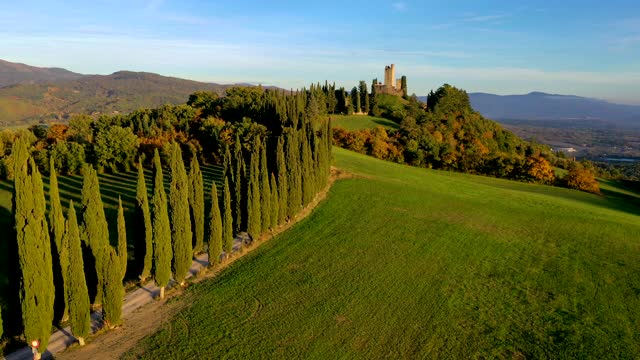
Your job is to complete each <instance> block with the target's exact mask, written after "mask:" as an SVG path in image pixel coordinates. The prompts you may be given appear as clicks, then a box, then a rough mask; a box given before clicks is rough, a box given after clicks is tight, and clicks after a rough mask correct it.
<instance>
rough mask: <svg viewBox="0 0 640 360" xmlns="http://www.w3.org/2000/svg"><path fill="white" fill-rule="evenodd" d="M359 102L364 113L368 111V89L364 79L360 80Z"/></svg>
mask: <svg viewBox="0 0 640 360" xmlns="http://www.w3.org/2000/svg"><path fill="white" fill-rule="evenodd" d="M360 104H361V105H362V108H361V109H360V111H362V112H363V113H365V114H368V113H369V91H368V90H367V83H366V82H364V81H360Z"/></svg>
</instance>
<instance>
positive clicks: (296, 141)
mask: <svg viewBox="0 0 640 360" xmlns="http://www.w3.org/2000/svg"><path fill="white" fill-rule="evenodd" d="M300 119H301V121H299V122H298V121H296V122H295V123H293V124H290V125H292V126H290V127H283V128H281V131H280V133H279V134H277V135H274V134H273V133H268V135H264V136H257V137H255V138H254V140H253V142H252V143H250V144H244V145H243V144H242V143H240V140H239V137H236V141H235V144H234V145H233V151H231V149H230V148H229V147H228V146H227V147H226V149H225V155H224V161H223V177H222V186H221V189H220V190H221V194H220V195H221V196H220V197H219V196H218V188H217V185H216V183H215V182H214V183H213V184H212V186H211V190H210V192H211V204H210V205H209V208H210V212H209V213H208V215H207V214H205V203H204V202H205V196H204V183H203V177H202V171H201V170H200V165H199V163H198V160H197V157H193V159H192V160H191V164H190V167H189V174H187V171H186V169H185V165H184V162H183V156H182V152H181V148H180V145H179V144H177V143H173V144H172V148H171V156H170V163H169V169H170V176H171V182H170V187H169V189H170V190H169V195H168V196H167V194H166V192H165V185H164V174H163V166H162V163H161V160H160V156H159V153H158V151H157V150H156V151H155V154H154V159H153V168H154V186H153V196H152V198H151V200H149V198H148V194H147V188H146V181H145V178H144V171H143V169H142V166H141V165H140V166H139V171H138V184H137V191H136V200H137V201H136V202H137V204H136V205H137V206H136V212H137V216H138V219H139V220H140V221H136V225H135V230H136V234H137V235H139V236H138V238H139V240H138V241H139V242H138V244H136V248H138V247H140V250H141V251H137V254H138V253H139V254H140V259H142V267H141V273H140V278H141V280H145V279H148V278H149V277H152V278H153V279H154V280H155V282H156V284H157V285H158V286H159V287H160V288H161V294H160V295H161V297H163V296H164V288H165V287H166V286H167V285H168V283H169V281H170V280H171V278H173V279H174V280H175V281H176V282H177V283H183V282H184V281H185V279H186V276H187V274H188V271H189V268H190V266H191V261H192V257H193V255H194V254H198V253H201V252H203V251H205V250H206V251H207V252H208V255H209V259H210V260H209V262H210V265H211V266H216V265H218V264H219V263H220V260H221V257H222V255H223V254H227V255H228V254H229V253H230V252H231V251H232V249H233V245H234V235H236V234H238V233H240V232H243V231H246V232H247V233H248V234H249V237H250V238H251V239H253V240H255V239H258V238H259V237H260V235H261V234H262V233H264V232H265V231H268V230H270V229H274V228H276V227H277V226H278V225H280V224H283V223H284V222H286V221H288V220H289V219H292V218H293V217H294V216H295V215H296V214H297V213H298V212H299V211H300V210H301V209H302V207H303V206H306V205H308V204H309V203H310V202H311V201H312V200H313V198H314V196H315V194H316V193H317V192H318V191H320V189H322V188H324V187H325V186H326V184H327V180H328V175H329V170H330V156H331V155H330V150H331V132H330V131H331V130H330V129H331V125H330V123H329V122H326V123H324V124H322V125H317V124H314V123H313V121H312V118H311V117H304V116H300ZM13 154H14V156H15V163H14V164H15V169H14V171H15V172H14V173H15V174H16V175H15V188H14V216H15V228H16V232H17V243H18V246H17V248H18V252H19V265H20V270H21V275H22V276H21V294H20V302H21V306H22V322H23V328H24V335H25V337H26V339H27V340H28V341H30V340H33V339H38V340H39V341H40V343H41V347H40V349H41V351H44V350H46V347H47V344H48V341H49V336H50V329H51V325H52V322H53V320H54V308H62V309H63V314H64V315H63V319H68V320H69V323H70V325H71V331H72V332H73V334H74V336H75V337H77V338H78V339H79V341H80V343H81V344H83V343H84V341H83V339H84V338H85V337H86V336H87V335H88V334H89V332H90V329H91V326H90V309H91V303H92V302H93V304H101V305H102V316H103V320H104V322H105V324H107V325H108V326H110V327H113V326H116V325H117V324H119V323H120V321H121V315H122V303H123V297H124V286H123V280H124V276H125V273H126V269H127V258H128V255H127V231H126V226H125V217H124V209H123V207H122V201H119V207H118V216H117V244H116V246H115V247H114V246H112V244H111V243H110V237H109V225H108V222H107V219H106V216H105V212H104V207H103V203H102V199H101V196H100V188H99V183H98V177H97V173H96V171H95V170H94V169H93V168H91V167H86V168H85V169H84V180H83V187H82V204H81V208H80V209H81V210H80V212H79V214H78V215H76V209H75V207H74V205H73V202H70V204H69V207H68V209H69V210H68V211H67V213H66V216H65V214H64V210H63V207H62V204H61V199H60V194H59V191H58V182H57V176H56V173H55V169H54V167H53V166H51V174H50V184H49V188H50V189H49V191H50V199H49V200H50V209H49V211H48V217H47V209H46V200H45V195H44V188H43V183H42V177H41V175H40V173H39V171H38V168H37V166H36V165H35V162H34V161H33V159H32V158H31V156H30V150H29V148H28V144H27V143H26V142H24V141H21V140H19V141H17V142H16V143H15V144H14V148H13ZM232 154H233V155H232ZM140 243H142V244H140ZM205 244H206V246H205ZM52 255H53V256H52ZM136 256H137V255H136ZM140 259H138V258H137V257H136V261H139V260H140ZM51 284H55V287H54V286H51ZM54 302H55V304H54ZM0 321H1V319H0ZM1 328H2V326H1V322H0V329H1ZM0 336H1V334H0Z"/></svg>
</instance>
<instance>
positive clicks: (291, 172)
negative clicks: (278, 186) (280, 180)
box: [285, 131, 302, 219]
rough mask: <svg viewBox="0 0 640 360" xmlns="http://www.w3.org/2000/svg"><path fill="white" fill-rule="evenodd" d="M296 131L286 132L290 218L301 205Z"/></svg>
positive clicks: (288, 212)
mask: <svg viewBox="0 0 640 360" xmlns="http://www.w3.org/2000/svg"><path fill="white" fill-rule="evenodd" d="M296 133H297V131H292V132H291V133H289V134H287V139H286V143H285V145H286V156H287V170H288V171H287V178H288V180H289V195H288V196H287V198H288V200H289V201H288V203H289V204H288V207H287V217H288V218H290V219H292V218H293V217H294V216H295V215H296V214H297V213H298V211H300V208H301V206H302V183H301V179H300V154H299V150H298V149H299V146H298V139H297V136H296Z"/></svg>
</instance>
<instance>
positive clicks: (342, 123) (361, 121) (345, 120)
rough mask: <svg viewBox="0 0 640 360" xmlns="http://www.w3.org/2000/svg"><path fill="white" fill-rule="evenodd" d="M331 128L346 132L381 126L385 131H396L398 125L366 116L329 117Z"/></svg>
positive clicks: (379, 118)
mask: <svg viewBox="0 0 640 360" xmlns="http://www.w3.org/2000/svg"><path fill="white" fill-rule="evenodd" d="M331 123H332V124H333V126H339V127H341V128H343V129H346V130H363V129H373V128H375V127H377V126H382V127H383V128H385V129H397V128H398V127H399V125H398V124H397V123H395V122H393V121H391V120H388V119H384V118H381V117H376V116H368V115H331Z"/></svg>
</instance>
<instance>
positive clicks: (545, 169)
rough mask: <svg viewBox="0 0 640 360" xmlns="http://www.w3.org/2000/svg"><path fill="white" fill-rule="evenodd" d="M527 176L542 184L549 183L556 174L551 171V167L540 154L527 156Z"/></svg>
mask: <svg viewBox="0 0 640 360" xmlns="http://www.w3.org/2000/svg"><path fill="white" fill-rule="evenodd" d="M526 171H527V176H528V177H529V178H530V179H532V180H534V181H538V182H541V183H543V184H551V183H553V182H554V181H555V179H556V175H555V173H554V172H553V167H551V164H550V163H549V162H548V161H547V159H545V158H543V157H542V156H534V157H529V158H527V162H526Z"/></svg>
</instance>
